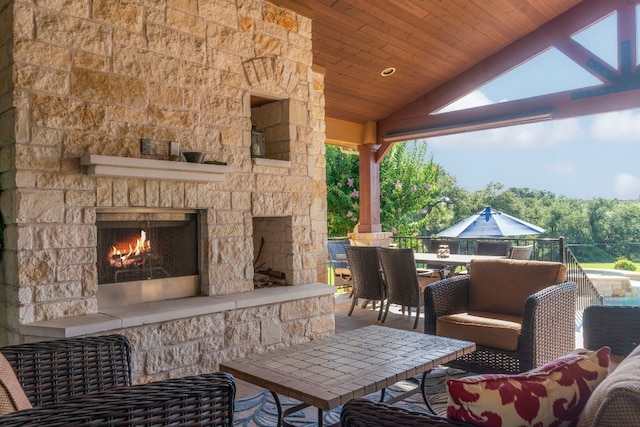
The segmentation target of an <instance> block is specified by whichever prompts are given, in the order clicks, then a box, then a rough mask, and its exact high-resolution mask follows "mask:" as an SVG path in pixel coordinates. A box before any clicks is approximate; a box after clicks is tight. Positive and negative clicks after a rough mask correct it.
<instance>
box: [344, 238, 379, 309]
mask: <svg viewBox="0 0 640 427" xmlns="http://www.w3.org/2000/svg"><path fill="white" fill-rule="evenodd" d="M345 251H346V253H347V260H348V261H349V266H350V267H351V278H352V283H353V288H352V292H351V308H350V309H349V316H351V313H353V308H354V307H355V306H356V304H358V298H362V299H364V300H365V303H364V305H366V303H367V302H368V301H372V304H373V309H374V310H375V309H376V301H380V312H379V313H378V320H380V319H381V317H382V310H383V308H384V299H385V289H384V283H383V281H382V277H381V276H380V264H379V263H378V252H377V251H376V248H375V247H374V246H347V247H345ZM364 305H363V306H364Z"/></svg>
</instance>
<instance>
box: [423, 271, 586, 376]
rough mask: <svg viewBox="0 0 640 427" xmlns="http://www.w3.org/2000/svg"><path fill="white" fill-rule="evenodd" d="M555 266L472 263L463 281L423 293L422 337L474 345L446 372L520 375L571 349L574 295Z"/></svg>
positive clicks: (573, 288) (434, 286)
mask: <svg viewBox="0 0 640 427" xmlns="http://www.w3.org/2000/svg"><path fill="white" fill-rule="evenodd" d="M565 276H566V267H565V265H564V264H562V263H559V262H542V261H522V260H510V259H495V260H477V259H476V260H472V261H471V270H470V273H469V274H467V275H462V276H454V277H452V278H449V279H445V280H442V281H440V282H436V283H433V284H431V285H429V286H428V287H426V288H425V290H424V303H425V320H424V331H425V333H427V334H432V335H440V336H446V337H450V338H458V339H463V340H468V341H473V342H475V343H476V351H474V352H472V353H470V354H468V355H465V356H463V357H461V358H459V359H457V360H455V361H454V362H451V363H449V366H452V367H455V368H459V369H462V370H465V371H467V372H474V373H517V372H523V371H528V370H530V369H533V368H535V367H538V366H541V365H543V364H545V363H547V362H549V361H551V360H553V359H556V358H558V357H560V356H562V355H563V354H566V353H569V352H570V351H571V350H573V349H574V348H575V304H576V302H575V301H576V288H577V285H576V284H575V283H573V282H569V281H565Z"/></svg>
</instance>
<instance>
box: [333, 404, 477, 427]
mask: <svg viewBox="0 0 640 427" xmlns="http://www.w3.org/2000/svg"><path fill="white" fill-rule="evenodd" d="M340 423H341V426H342V427H399V426H402V427H414V426H415V427H429V426H433V427H444V426H453V427H455V426H461V427H469V426H472V424H467V423H464V422H460V421H455V420H449V419H446V418H443V417H439V416H436V415H429V414H423V413H419V412H412V411H407V410H406V409H402V408H397V407H393V406H390V405H386V404H384V403H377V402H371V401H370V400H366V399H353V400H350V401H348V402H347V403H346V404H345V405H344V407H343V408H342V412H341V414H340Z"/></svg>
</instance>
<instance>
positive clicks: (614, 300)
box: [604, 297, 640, 307]
mask: <svg viewBox="0 0 640 427" xmlns="http://www.w3.org/2000/svg"><path fill="white" fill-rule="evenodd" d="M604 305H624V306H632V307H637V306H640V297H605V298H604Z"/></svg>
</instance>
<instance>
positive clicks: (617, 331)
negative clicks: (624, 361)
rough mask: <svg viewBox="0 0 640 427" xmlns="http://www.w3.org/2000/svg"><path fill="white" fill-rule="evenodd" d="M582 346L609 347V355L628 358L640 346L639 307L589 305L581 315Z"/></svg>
mask: <svg viewBox="0 0 640 427" xmlns="http://www.w3.org/2000/svg"><path fill="white" fill-rule="evenodd" d="M583 322H584V323H583V324H582V337H583V341H584V347H585V348H587V349H589V350H597V349H599V348H600V347H603V346H605V345H606V346H609V347H610V348H611V354H612V355H617V356H623V357H626V356H628V355H629V354H630V353H631V352H632V351H633V350H634V349H635V348H636V347H638V346H639V345H640V307H625V306H615V305H590V306H589V307H587V308H585V310H584V314H583Z"/></svg>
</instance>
